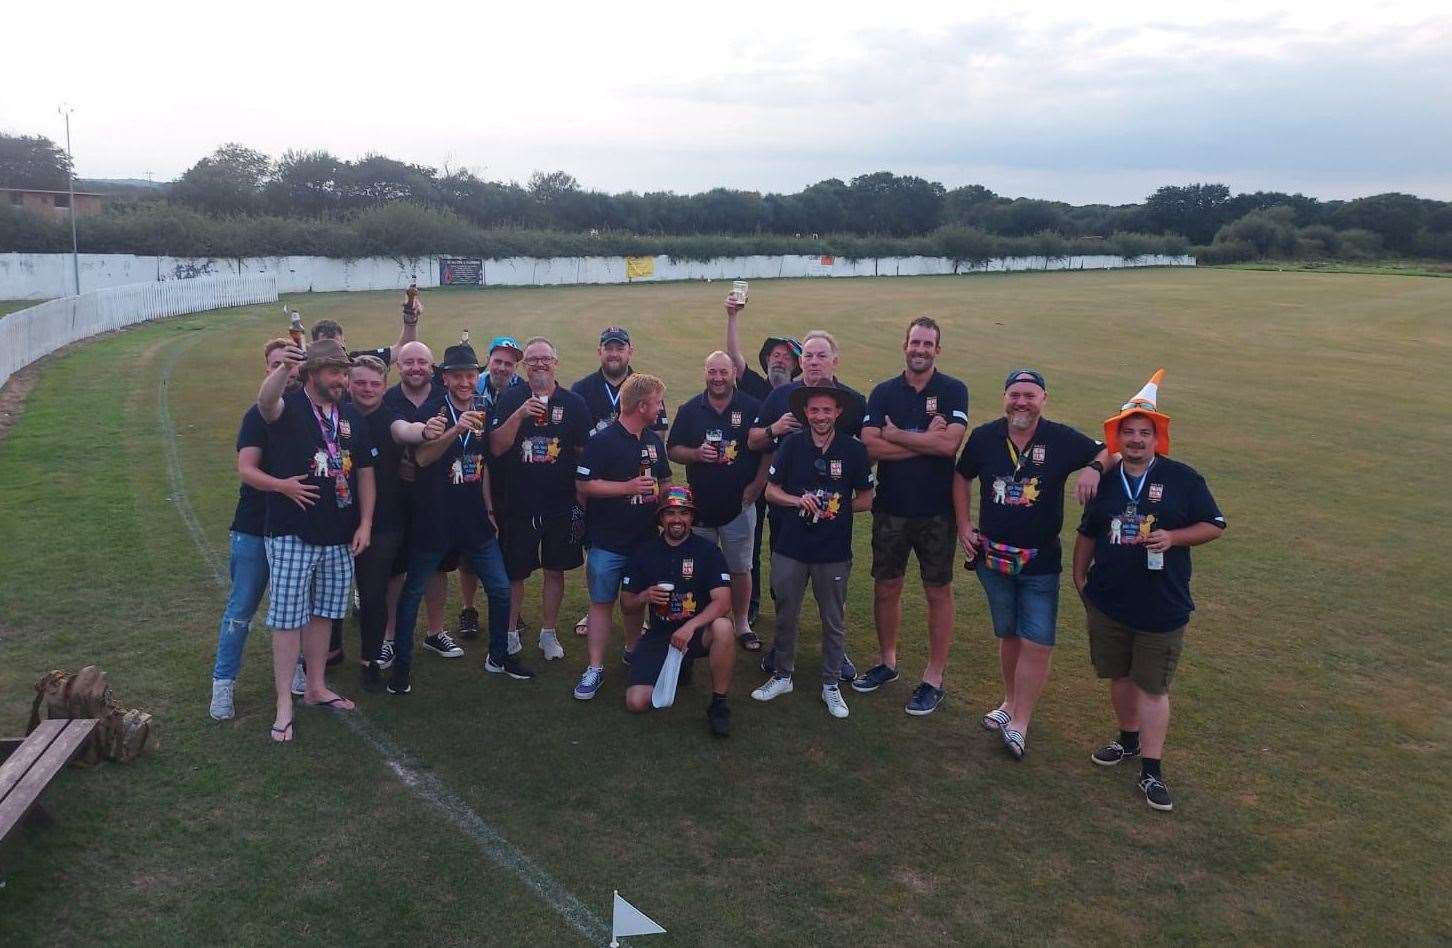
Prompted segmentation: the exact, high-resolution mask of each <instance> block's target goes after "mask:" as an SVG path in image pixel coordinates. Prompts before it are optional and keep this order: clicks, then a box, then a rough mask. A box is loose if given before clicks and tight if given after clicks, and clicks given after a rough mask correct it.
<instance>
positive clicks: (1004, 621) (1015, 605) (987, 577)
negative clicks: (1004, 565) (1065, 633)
mask: <svg viewBox="0 0 1452 948" xmlns="http://www.w3.org/2000/svg"><path fill="white" fill-rule="evenodd" d="M975 572H977V574H978V581H979V582H980V583H982V584H983V592H984V594H985V595H986V596H987V598H988V612H989V614H990V615H991V616H993V634H994V635H996V636H998V637H999V638H1001V639H1006V638H1020V639H1023V640H1024V641H1025V642H1032V643H1034V644H1035V645H1043V646H1046V647H1053V644H1054V627H1055V626H1056V625H1057V623H1058V619H1059V574H1058V573H1045V574H1041V575H1038V576H1025V575H1023V574H1022V573H1020V574H1019V575H1017V576H1005V575H1003V574H1002V573H999V572H996V571H995V570H991V569H988V568H987V567H986V566H980V567H979V568H978V569H977V570H975Z"/></svg>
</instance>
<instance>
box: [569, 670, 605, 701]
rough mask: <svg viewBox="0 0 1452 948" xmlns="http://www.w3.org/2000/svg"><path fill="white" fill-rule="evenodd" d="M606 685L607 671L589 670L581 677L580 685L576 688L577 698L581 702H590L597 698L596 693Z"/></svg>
mask: <svg viewBox="0 0 1452 948" xmlns="http://www.w3.org/2000/svg"><path fill="white" fill-rule="evenodd" d="M603 684H605V669H603V668H587V669H585V674H583V675H581V676H580V683H579V684H578V685H576V686H575V697H576V698H578V699H580V700H581V701H589V700H590V699H591V698H593V697H595V692H597V691H599V690H600V686H601V685H603Z"/></svg>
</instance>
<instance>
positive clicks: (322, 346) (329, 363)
mask: <svg viewBox="0 0 1452 948" xmlns="http://www.w3.org/2000/svg"><path fill="white" fill-rule="evenodd" d="M352 365H353V360H352V359H350V358H348V350H347V349H344V348H343V344H342V343H341V342H339V341H338V340H336V339H319V340H318V341H317V342H310V343H308V348H307V361H306V362H304V363H303V366H302V370H301V372H300V373H299V375H302V374H303V373H307V372H309V371H312V370H314V369H325V368H335V369H346V368H350V367H351V366H352Z"/></svg>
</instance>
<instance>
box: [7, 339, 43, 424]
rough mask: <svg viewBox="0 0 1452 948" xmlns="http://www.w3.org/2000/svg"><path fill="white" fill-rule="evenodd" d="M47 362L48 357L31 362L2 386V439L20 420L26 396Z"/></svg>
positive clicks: (33, 386)
mask: <svg viewBox="0 0 1452 948" xmlns="http://www.w3.org/2000/svg"><path fill="white" fill-rule="evenodd" d="M47 358H49V357H47ZM45 362H46V359H41V360H40V361H39V362H32V363H30V365H27V366H26V367H25V368H23V369H21V370H20V371H18V372H16V373H15V374H14V375H12V376H10V381H8V382H6V383H5V386H4V387H3V388H0V441H3V440H5V436H6V435H7V434H9V433H10V429H11V427H13V426H14V424H15V423H16V422H17V421H19V420H20V412H21V410H22V409H24V408H25V397H26V396H27V395H29V394H30V390H31V389H33V388H35V383H36V380H37V379H39V378H40V370H41V367H42V366H43V365H44V364H45Z"/></svg>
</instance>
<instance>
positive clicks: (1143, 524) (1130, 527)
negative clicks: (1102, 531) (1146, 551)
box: [1109, 511, 1155, 546]
mask: <svg viewBox="0 0 1452 948" xmlns="http://www.w3.org/2000/svg"><path fill="white" fill-rule="evenodd" d="M1154 528H1155V515H1154V514H1138V513H1130V512H1128V511H1125V512H1124V513H1122V514H1120V515H1119V516H1117V517H1115V518H1114V519H1113V520H1110V521H1109V543H1110V545H1111V546H1136V545H1138V544H1140V543H1148V542H1149V535H1150V534H1151V533H1152V532H1153V531H1154Z"/></svg>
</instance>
